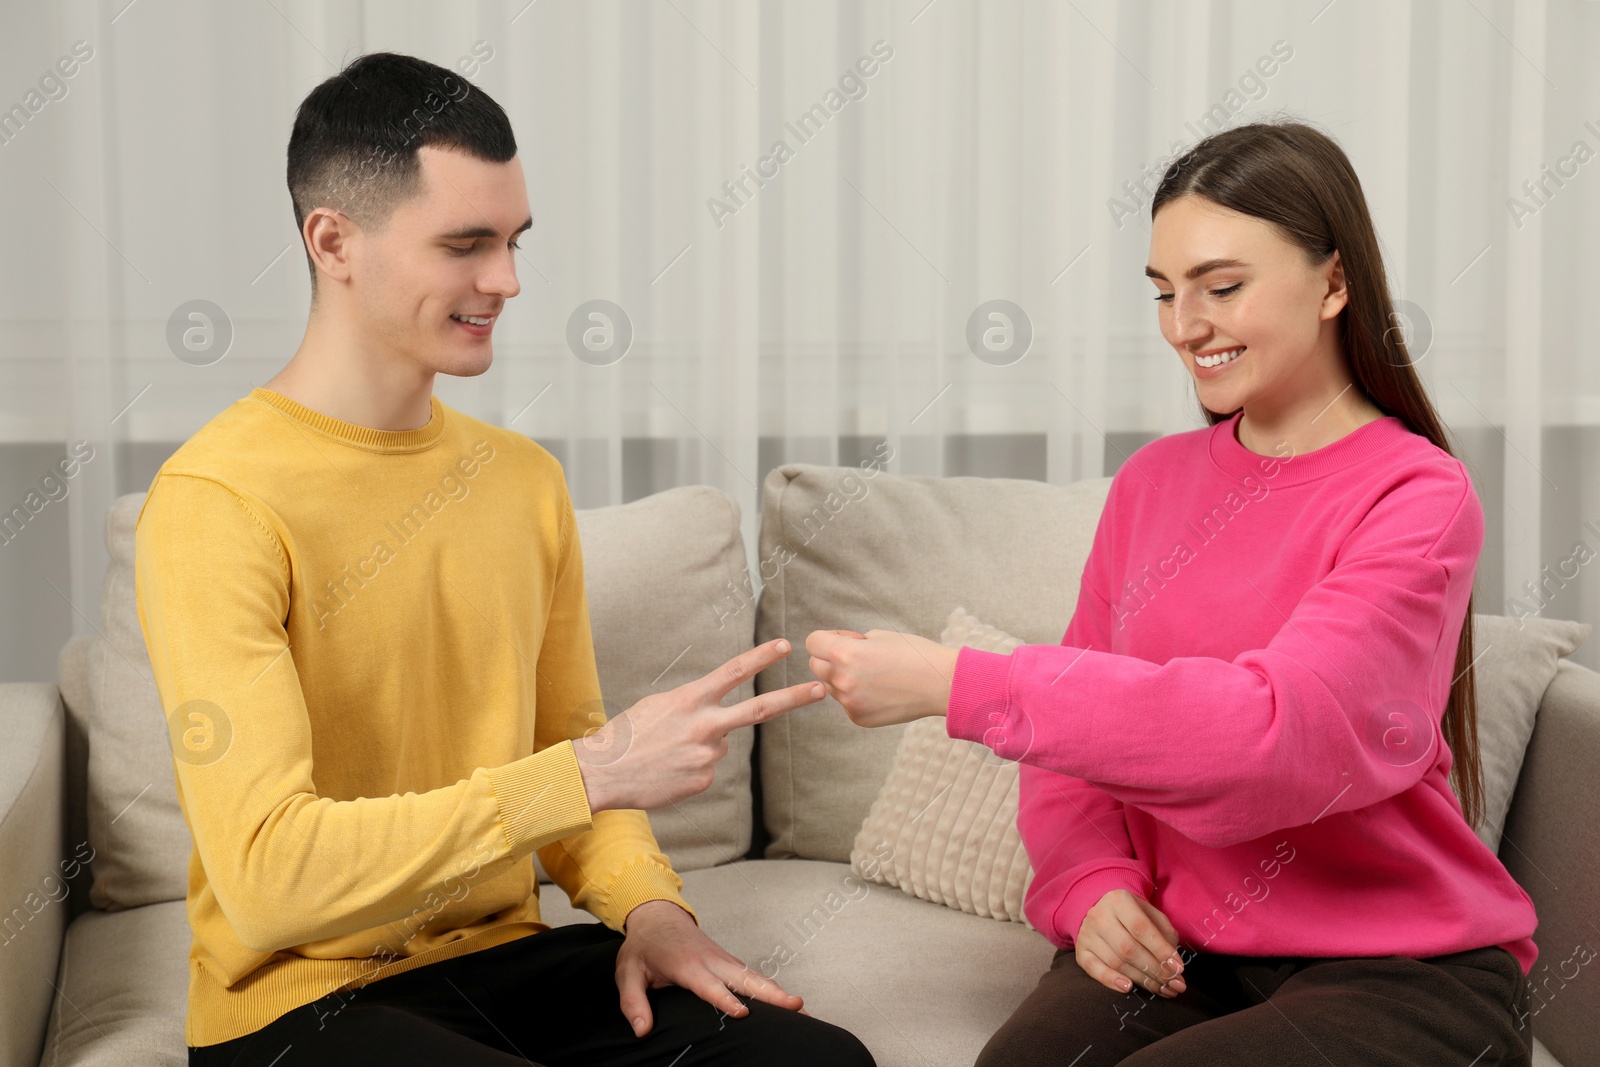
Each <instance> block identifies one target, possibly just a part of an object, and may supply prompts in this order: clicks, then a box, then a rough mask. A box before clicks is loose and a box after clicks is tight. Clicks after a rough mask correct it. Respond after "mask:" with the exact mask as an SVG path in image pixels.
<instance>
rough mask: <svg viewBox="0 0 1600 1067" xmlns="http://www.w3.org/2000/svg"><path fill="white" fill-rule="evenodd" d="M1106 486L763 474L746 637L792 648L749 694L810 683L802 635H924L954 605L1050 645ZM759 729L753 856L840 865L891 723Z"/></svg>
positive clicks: (880, 768) (843, 472) (1099, 481)
mask: <svg viewBox="0 0 1600 1067" xmlns="http://www.w3.org/2000/svg"><path fill="white" fill-rule="evenodd" d="M1110 486H1111V479H1110V478H1093V479H1087V480H1084V481H1079V482H1074V483H1073V484H1071V485H1066V486H1056V485H1049V484H1046V483H1044V482H1038V481H1031V480H1026V479H1012V478H966V477H957V478H937V477H908V476H901V475H893V474H887V473H884V472H883V471H881V470H878V469H876V468H869V469H868V470H860V469H857V468H855V467H820V466H814V465H811V464H800V463H795V464H786V465H784V466H781V467H778V468H775V469H774V470H773V471H772V472H771V473H770V474H768V475H767V478H766V481H765V484H764V485H763V486H762V511H761V547H760V553H759V559H758V570H759V572H760V579H761V582H762V583H763V584H762V591H761V598H760V607H759V611H758V621H757V623H756V635H755V639H756V643H757V644H760V643H762V642H764V641H770V640H772V639H774V638H777V637H786V638H788V639H789V641H790V642H791V644H792V646H793V650H792V651H791V653H790V654H789V656H788V657H787V658H785V659H784V660H782V661H780V662H779V663H776V664H774V665H773V666H771V667H769V668H767V670H765V671H763V672H762V673H761V674H760V675H759V676H758V677H757V679H756V688H757V690H758V691H760V692H769V691H771V690H774V689H780V688H782V687H784V686H787V685H794V684H797V683H800V682H804V681H808V680H810V679H811V678H812V674H811V671H810V668H809V667H808V663H809V660H810V656H809V655H808V654H807V652H806V650H805V640H806V635H807V634H809V633H810V632H811V631H812V630H816V629H835V628H839V629H849V630H857V631H860V632H863V633H864V632H866V631H867V630H872V629H881V630H899V631H902V632H906V633H916V634H921V635H922V636H924V637H927V638H929V639H930V640H934V641H937V640H938V639H939V633H940V631H941V630H942V629H943V627H944V624H945V621H946V619H947V618H948V616H949V614H950V608H951V605H954V604H963V605H965V606H966V607H967V608H968V609H969V610H970V611H971V612H972V614H974V615H976V616H977V617H979V618H981V619H985V620H990V619H992V620H996V621H997V622H998V621H1001V620H1003V622H1004V625H1005V627H1006V628H1007V629H1008V630H1009V631H1010V632H1011V633H1013V634H1015V635H1016V636H1017V637H1019V638H1021V639H1022V640H1023V641H1025V642H1026V643H1028V644H1043V643H1055V642H1059V641H1060V640H1061V637H1062V635H1063V634H1064V633H1066V629H1067V623H1068V622H1070V621H1071V619H1072V612H1073V608H1074V606H1075V605H1076V603H1077V599H1078V580H1079V578H1080V576H1081V575H1082V573H1083V565H1084V562H1085V560H1087V558H1088V555H1089V548H1090V546H1091V545H1092V544H1093V541H1094V532H1095V526H1096V525H1097V524H1098V522H1099V519H1100V511H1101V509H1102V507H1103V506H1104V504H1105V498H1106V492H1107V490H1108V489H1109V488H1110ZM760 730H761V743H760V745H759V752H758V759H759V761H760V766H761V779H762V786H761V789H762V800H763V811H764V816H765V820H766V824H767V829H768V831H769V832H770V833H771V835H772V841H771V843H770V844H768V846H767V848H766V856H767V857H768V858H774V859H775V858H781V857H790V856H798V857H801V858H803V859H816V860H834V861H837V862H842V863H847V862H849V860H850V848H851V845H852V844H853V843H854V841H855V836H856V831H857V830H858V829H859V828H860V826H861V822H862V820H863V819H864V818H865V817H866V815H867V811H868V809H869V808H871V806H872V802H873V800H874V799H875V798H876V797H877V795H878V790H879V787H881V786H882V785H883V781H884V779H885V778H886V777H887V776H888V773H889V767H890V765H891V764H892V763H893V762H894V754H895V749H896V747H897V746H898V745H899V743H900V736H901V734H902V732H903V731H904V730H905V727H903V726H891V727H883V728H881V729H876V730H863V729H861V728H860V727H858V726H856V725H854V724H853V723H851V721H850V719H849V717H848V716H847V715H846V714H845V712H844V709H843V708H841V707H840V706H839V705H838V704H837V703H835V702H834V701H833V699H832V698H825V699H823V700H821V701H819V702H818V703H816V704H812V705H809V706H808V707H804V708H801V709H799V710H798V711H792V712H790V713H789V714H787V715H785V716H783V717H782V718H779V719H776V720H774V721H772V722H770V723H763V724H762V726H761V727H760Z"/></svg>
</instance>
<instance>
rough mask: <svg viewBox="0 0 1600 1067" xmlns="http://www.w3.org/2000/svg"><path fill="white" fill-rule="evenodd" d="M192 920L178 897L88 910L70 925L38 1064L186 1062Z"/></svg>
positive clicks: (94, 1066)
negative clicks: (108, 909) (114, 908)
mask: <svg viewBox="0 0 1600 1067" xmlns="http://www.w3.org/2000/svg"><path fill="white" fill-rule="evenodd" d="M189 937H190V935H189V920H188V919H187V918H186V917H185V915H184V905H183V901H181V900H173V901H167V902H164V903H160V904H146V905H144V906H143V907H139V908H129V909H127V910H125V911H115V912H105V911H98V910H96V911H87V912H84V913H83V914H82V915H80V916H78V918H77V919H75V920H74V921H73V923H72V925H71V926H69V927H67V937H66V940H65V942H64V943H63V945H62V950H61V968H60V972H59V973H58V974H57V976H56V990H57V992H56V995H55V1004H54V1005H53V1006H52V1008H51V1010H50V1025H49V1029H48V1031H47V1032H46V1036H45V1047H44V1057H43V1058H42V1059H41V1060H40V1061H39V1062H40V1065H41V1067H102V1065H104V1067H127V1065H128V1064H130V1063H137V1064H140V1065H141V1067H149V1065H157V1064H164V1065H170V1067H183V1065H184V1064H187V1063H188V1062H189V1054H188V1051H187V1049H186V1047H185V1046H184V1043H183V1021H184V1014H185V1012H186V1011H187V1010H188V1008H187V1003H188V993H189Z"/></svg>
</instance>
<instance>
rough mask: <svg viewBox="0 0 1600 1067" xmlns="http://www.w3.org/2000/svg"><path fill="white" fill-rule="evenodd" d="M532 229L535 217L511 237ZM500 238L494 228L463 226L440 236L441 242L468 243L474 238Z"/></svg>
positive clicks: (513, 232)
mask: <svg viewBox="0 0 1600 1067" xmlns="http://www.w3.org/2000/svg"><path fill="white" fill-rule="evenodd" d="M531 229H533V216H531V215H530V216H528V218H527V220H526V221H525V222H523V224H522V225H521V226H518V227H517V228H516V229H514V230H512V231H511V236H512V237H515V236H516V235H517V234H519V233H521V232H522V231H523V230H531ZM499 236H500V231H499V230H497V229H495V228H494V227H493V226H462V227H460V228H458V229H454V230H451V231H450V232H449V233H441V234H440V235H439V240H441V241H466V240H470V239H471V238H474V237H499Z"/></svg>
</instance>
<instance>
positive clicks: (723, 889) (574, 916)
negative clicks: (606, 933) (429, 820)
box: [534, 860, 1055, 1067]
mask: <svg viewBox="0 0 1600 1067" xmlns="http://www.w3.org/2000/svg"><path fill="white" fill-rule="evenodd" d="M540 892H541V895H540V898H539V907H540V910H541V912H542V913H543V915H544V919H545V921H546V922H548V923H550V924H551V925H553V926H562V925H565V924H567V923H570V922H586V921H594V920H593V917H592V916H590V915H589V914H588V913H587V912H582V911H576V912H575V911H574V910H573V909H572V907H571V905H570V904H568V902H567V899H566V895H565V894H564V893H562V892H561V890H560V889H558V888H557V887H555V886H550V885H545V886H540ZM683 893H684V896H685V898H686V899H688V901H689V902H690V903H691V904H693V905H694V907H695V910H696V911H698V912H699V913H700V919H701V923H702V928H703V929H704V930H705V931H706V933H707V934H709V935H710V936H711V937H712V938H713V939H715V940H716V942H717V943H718V944H719V945H721V946H722V947H723V948H725V949H727V950H728V951H729V952H731V953H733V954H734V955H735V956H737V957H739V958H740V959H741V960H744V961H745V963H747V964H748V965H749V966H751V967H752V968H754V969H756V970H759V971H761V972H762V973H763V974H766V975H769V976H770V977H772V978H774V979H775V980H776V981H777V982H778V984H779V985H781V986H783V988H784V989H786V990H788V991H789V992H791V993H796V994H798V995H800V996H802V997H804V998H805V1002H806V1010H807V1011H809V1012H810V1013H811V1014H812V1015H815V1016H816V1017H817V1018H819V1019H826V1020H827V1021H828V1022H831V1023H834V1024H835V1025H838V1026H842V1027H844V1028H845V1029H846V1030H849V1031H850V1032H851V1033H853V1034H855V1035H856V1036H857V1037H859V1038H860V1039H861V1041H862V1043H863V1044H865V1045H866V1046H867V1048H868V1049H870V1050H871V1052H872V1055H873V1057H874V1058H876V1059H877V1061H878V1064H879V1067H946V1065H949V1067H971V1064H972V1062H973V1061H974V1060H975V1059H977V1056H978V1052H979V1050H981V1049H982V1048H983V1045H984V1042H986V1041H987V1040H988V1039H989V1035H990V1034H992V1033H994V1031H996V1030H998V1029H999V1028H1000V1025H1001V1024H1002V1023H1004V1022H1005V1021H1006V1019H1007V1018H1009V1017H1010V1015H1011V1012H1012V1011H1013V1009H1015V1008H1016V1006H1017V1005H1018V1004H1020V1003H1022V1000H1023V998H1024V997H1026V996H1027V995H1028V992H1029V991H1030V990H1032V989H1033V987H1034V985H1035V984H1036V983H1037V982H1038V980H1039V975H1041V974H1042V973H1044V971H1045V970H1046V969H1047V968H1048V967H1049V966H1050V958H1051V956H1052V955H1053V954H1054V953H1055V949H1054V947H1052V946H1051V944H1050V943H1049V942H1048V941H1046V940H1045V939H1044V937H1043V936H1041V935H1040V934H1037V933H1035V932H1034V931H1032V930H1030V929H1028V928H1027V927H1025V926H1021V925H1018V924H1016V923H998V922H995V921H994V920H992V919H982V918H979V917H978V916H976V915H967V914H964V913H962V912H959V911H956V910H954V909H952V908H946V907H943V906H942V905H939V904H931V903H929V902H928V901H925V900H918V899H916V898H915V897H911V896H908V895H906V894H905V893H902V892H900V891H899V890H898V889H893V888H890V887H889V886H883V885H876V884H871V883H868V882H866V881H864V880H863V879H861V878H859V877H858V876H856V875H855V874H854V873H852V872H851V870H850V865H849V864H847V863H834V862H829V861H823V860H747V861H742V862H739V863H732V864H727V865H725V866H720V867H712V868H709V869H707V870H699V871H687V872H685V873H684V875H683ZM534 936H538V935H534Z"/></svg>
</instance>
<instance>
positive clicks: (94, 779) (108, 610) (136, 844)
mask: <svg viewBox="0 0 1600 1067" xmlns="http://www.w3.org/2000/svg"><path fill="white" fill-rule="evenodd" d="M144 497H145V494H144V493H131V494H127V495H125V496H122V497H120V498H119V499H118V500H116V501H115V502H114V503H113V505H112V507H111V511H110V513H109V514H108V516H107V518H106V545H107V548H108V549H109V550H110V555H111V560H110V564H109V566H108V568H107V570H106V578H105V586H104V590H103V592H102V595H101V605H100V625H99V634H98V635H96V636H94V637H92V638H90V639H88V640H89V644H88V646H87V648H84V647H83V644H82V642H80V643H79V644H78V645H75V646H73V648H72V651H73V653H74V654H73V655H71V656H67V655H63V656H62V657H61V658H60V661H59V662H60V666H61V668H62V670H63V671H67V672H71V674H72V677H65V676H64V677H63V678H62V679H61V683H60V688H61V690H62V693H63V696H64V698H65V699H66V700H67V701H68V702H69V703H70V704H72V705H73V707H72V711H73V713H74V714H75V715H76V716H78V717H79V718H80V719H81V721H83V722H84V723H85V729H86V732H87V734H88V741H89V744H88V782H87V786H86V795H85V797H84V803H85V808H86V811H85V816H86V822H87V824H88V834H89V843H90V845H91V846H92V847H93V849H94V862H93V864H92V867H93V871H94V881H93V884H92V886H91V888H90V901H91V902H92V903H93V904H94V905H95V906H96V907H99V908H105V909H109V910H113V911H114V910H120V909H122V908H132V907H138V906H140V905H143V904H151V903H155V902H158V901H164V900H182V899H184V895H185V872H186V869H187V864H188V859H189V850H190V847H191V842H190V837H189V830H188V826H187V825H186V824H185V823H184V821H183V813H182V811H181V810H180V809H179V807H178V797H177V790H176V785H175V779H174V776H173V769H172V754H171V748H170V743H169V741H168V733H167V728H166V722H165V718H164V716H163V715H162V713H161V700H160V697H159V695H158V693H157V692H156V687H155V682H154V680H153V676H152V674H151V670H150V657H149V653H148V652H147V650H146V648H145V643H144V634H143V632H142V631H141V629H140V627H139V619H138V614H137V612H136V611H135V608H134V582H133V574H134V572H133V545H134V537H133V534H134V523H135V521H136V520H137V519H138V516H139V510H140V508H141V506H142V505H143V503H144ZM577 517H578V536H579V543H580V544H581V545H582V547H583V554H584V573H585V585H586V588H587V591H588V595H589V610H590V624H591V629H592V632H593V635H594V639H595V660H596V663H597V665H598V668H599V673H600V685H601V692H602V695H603V698H604V702H605V706H606V711H607V713H611V712H614V711H616V710H619V709H622V708H626V707H628V706H629V705H630V704H632V703H633V702H634V701H636V700H638V699H639V698H640V697H642V696H644V695H645V694H646V693H649V692H653V691H655V690H657V689H665V688H671V687H672V686H675V685H680V684H682V683H683V682H686V681H689V680H691V679H693V678H697V677H699V676H700V675H702V674H705V673H707V672H708V671H710V670H712V669H713V668H715V667H717V666H720V665H721V664H722V663H723V662H724V661H726V660H727V659H729V658H731V657H733V656H735V655H738V654H739V653H740V652H742V651H744V650H746V649H748V648H750V647H751V639H752V636H751V635H752V632H753V630H754V623H755V620H754V616H755V612H754V610H753V609H749V610H745V611H742V612H733V613H729V612H727V611H722V612H720V613H719V611H718V610H717V607H716V605H717V604H718V603H720V602H722V601H723V600H724V599H725V598H726V596H727V590H728V587H729V585H730V583H733V584H735V585H742V584H745V583H747V582H748V568H747V566H746V562H745V551H744V544H743V539H742V538H741V536H740V534H739V511H738V506H737V505H736V504H735V503H734V501H733V500H732V499H731V498H729V497H728V496H727V495H726V494H724V493H722V492H721V491H719V490H716V489H712V488H709V487H705V486H688V487H683V488H679V489H671V490H668V491H667V492H664V493H658V494H656V495H655V496H651V497H647V498H645V499H643V500H639V501H635V502H633V503H631V504H623V505H619V506H616V507H609V508H596V509H584V510H579V511H578V512H577ZM79 672H82V673H81V674H80V673H79ZM753 692H754V687H753V684H752V683H750V682H746V683H745V685H744V686H743V687H741V689H739V690H736V691H735V693H734V694H733V695H732V696H730V698H729V701H730V702H731V701H732V700H734V699H742V698H744V697H748V696H751V695H752V694H753ZM597 710H598V709H597ZM593 722H594V725H599V720H598V719H595V720H593ZM753 729H754V728H753V727H748V728H745V729H743V730H739V731H735V732H734V733H732V734H730V735H729V737H728V742H729V751H728V756H727V758H726V759H725V760H723V761H722V763H720V764H719V765H718V767H717V777H716V782H715V784H714V785H713V786H712V787H711V788H710V789H709V790H707V791H706V792H704V793H702V794H700V795H699V796H697V797H694V798H693V799H691V800H688V801H685V802H683V803H681V804H679V805H678V806H677V807H676V808H675V809H674V808H668V809H666V810H665V811H657V812H652V813H651V824H652V826H653V827H654V829H655V832H656V837H657V839H658V841H659V842H660V844H661V847H662V850H663V851H664V852H665V853H666V855H667V856H668V858H669V859H671V860H672V862H673V864H674V866H676V867H677V868H678V869H679V870H693V869H696V868H699V867H708V866H711V865H713V864H717V863H724V862H729V861H732V860H735V859H739V858H742V857H743V855H744V854H745V852H746V851H747V850H748V849H749V847H750V828H751V793H750V751H751V748H752V746H753V743H754V737H753ZM546 880H548V879H546Z"/></svg>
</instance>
